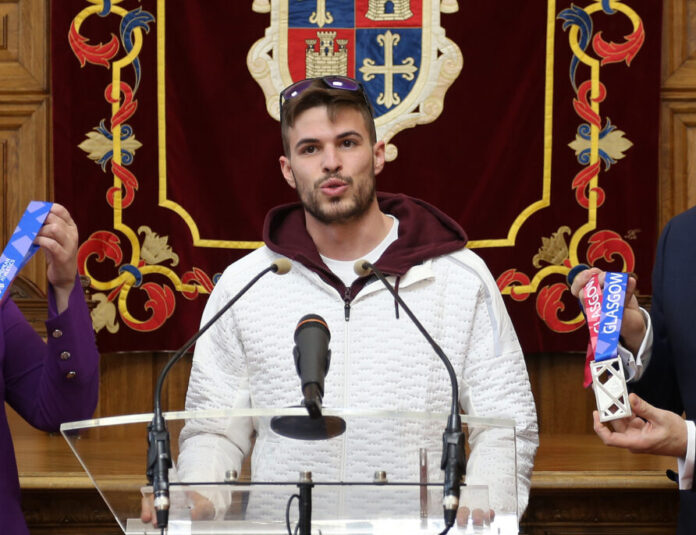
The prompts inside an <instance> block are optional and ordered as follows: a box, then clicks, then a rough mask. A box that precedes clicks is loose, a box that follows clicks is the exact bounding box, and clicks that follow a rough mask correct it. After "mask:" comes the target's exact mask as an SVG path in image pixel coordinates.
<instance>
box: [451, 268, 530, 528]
mask: <svg viewBox="0 0 696 535" xmlns="http://www.w3.org/2000/svg"><path fill="white" fill-rule="evenodd" d="M480 276H481V277H482V280H483V282H484V285H483V286H482V288H481V291H480V295H479V298H478V304H477V307H476V313H475V318H474V321H473V325H472V327H471V336H470V340H471V345H470V347H468V348H466V350H467V357H466V360H465V365H464V369H463V370H461V372H460V373H461V384H460V396H461V403H462V407H463V408H464V410H465V412H466V413H467V414H469V415H473V416H480V417H490V418H506V419H511V420H514V421H515V436H512V433H510V432H504V431H503V430H494V429H487V430H483V431H479V430H476V429H474V428H472V426H469V432H470V436H469V444H470V446H471V454H470V456H469V465H468V468H467V476H466V481H467V485H476V484H482V483H483V484H487V485H488V487H489V504H490V507H491V508H492V509H494V510H495V509H496V508H500V507H501V506H502V508H503V509H502V510H508V511H512V510H515V509H516V510H517V514H518V517H521V516H522V514H523V513H524V511H525V509H526V507H527V502H528V500H529V488H530V484H531V476H532V469H533V466H534V457H535V454H536V450H537V447H538V445H539V434H538V426H537V419H536V409H535V406H534V398H533V396H532V391H531V387H530V384H529V378H528V375H527V368H526V366H525V362H524V357H523V355H522V349H521V348H520V345H519V342H518V340H517V336H516V334H515V331H514V329H513V326H512V322H511V321H510V317H509V316H508V314H507V310H506V309H505V305H504V303H503V300H502V296H501V295H500V292H499V291H498V288H497V286H496V285H495V281H494V280H493V278H492V277H491V276H490V274H489V273H488V271H487V270H486V273H485V274H480ZM515 448H516V452H517V455H516V458H515V456H514V455H513V456H512V458H511V456H510V452H512V451H515ZM515 472H516V476H517V487H516V488H515V486H514V485H512V486H510V484H509V482H510V481H513V480H514V476H515ZM515 498H516V502H515Z"/></svg>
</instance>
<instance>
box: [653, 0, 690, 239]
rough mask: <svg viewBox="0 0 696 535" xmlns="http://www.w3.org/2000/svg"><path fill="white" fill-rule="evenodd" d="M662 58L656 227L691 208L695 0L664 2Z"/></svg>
mask: <svg viewBox="0 0 696 535" xmlns="http://www.w3.org/2000/svg"><path fill="white" fill-rule="evenodd" d="M662 59H663V61H662V79H663V82H662V104H661V114H662V118H661V124H660V180H659V192H660V205H659V224H660V227H663V226H664V225H665V224H666V223H667V221H668V220H669V219H670V218H671V217H673V216H675V215H676V214H678V213H680V212H683V211H684V210H686V209H687V208H689V207H691V206H694V205H696V167H695V166H696V162H694V161H693V158H694V150H693V147H694V137H695V136H694V125H695V124H696V121H695V119H696V0H670V1H667V2H665V3H664V21H663V52H662Z"/></svg>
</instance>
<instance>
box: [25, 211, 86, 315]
mask: <svg viewBox="0 0 696 535" xmlns="http://www.w3.org/2000/svg"><path fill="white" fill-rule="evenodd" d="M34 243H35V244H36V245H38V246H40V247H41V248H42V249H43V250H44V252H45V253H46V276H47V278H48V282H50V283H51V286H53V292H54V295H55V298H56V306H57V308H58V313H59V314H60V313H61V312H63V311H64V310H65V309H66V308H68V298H69V297H70V292H72V289H73V286H74V284H75V277H76V275H77V247H78V234H77V225H75V222H74V221H73V219H72V217H70V213H69V212H68V210H67V209H66V208H65V207H64V206H62V205H60V204H57V203H53V206H52V207H51V211H50V212H49V214H48V216H47V217H46V221H45V222H44V224H43V226H42V227H41V230H39V232H38V234H37V235H36V239H35V240H34Z"/></svg>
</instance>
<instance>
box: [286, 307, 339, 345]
mask: <svg viewBox="0 0 696 535" xmlns="http://www.w3.org/2000/svg"><path fill="white" fill-rule="evenodd" d="M307 327H319V328H320V329H321V330H322V331H324V332H325V333H326V335H327V336H328V337H329V340H331V332H330V331H329V326H328V325H327V324H326V320H324V318H322V317H321V316H320V315H319V314H307V315H305V316H302V318H300V321H298V322H297V327H295V342H297V333H299V332H300V331H301V330H302V329H305V328H307Z"/></svg>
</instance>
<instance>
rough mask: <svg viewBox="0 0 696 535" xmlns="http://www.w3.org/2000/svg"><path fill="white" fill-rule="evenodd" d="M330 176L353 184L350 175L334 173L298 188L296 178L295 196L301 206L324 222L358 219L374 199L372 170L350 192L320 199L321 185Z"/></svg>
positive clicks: (342, 221)
mask: <svg viewBox="0 0 696 535" xmlns="http://www.w3.org/2000/svg"><path fill="white" fill-rule="evenodd" d="M330 178H337V179H339V180H342V181H343V182H345V183H346V184H348V185H349V186H355V181H354V180H353V178H352V177H349V176H348V177H346V176H342V175H340V174H337V173H334V174H331V175H327V176H323V177H321V178H320V179H318V180H316V181H315V182H314V184H313V185H312V187H311V189H310V188H307V189H303V188H300V186H299V182H297V180H296V181H295V183H296V184H297V196H298V197H299V199H300V203H301V204H302V206H303V208H304V209H305V210H306V211H307V212H308V213H310V214H311V215H312V216H313V217H314V218H315V219H317V220H318V221H320V222H321V223H324V224H327V225H328V224H331V223H347V222H349V221H355V220H356V219H359V218H360V216H362V215H363V214H364V213H365V212H367V210H368V209H369V208H370V205H371V204H372V202H373V201H374V199H375V187H376V180H375V174H374V172H371V173H370V177H369V178H370V179H369V180H365V181H361V182H360V183H359V184H358V185H357V187H354V188H352V194H351V195H348V196H345V197H344V196H342V197H332V198H329V199H325V200H324V201H323V202H322V201H321V195H322V194H321V190H320V188H321V185H322V184H323V183H324V182H326V181H327V180H328V179H330Z"/></svg>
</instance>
